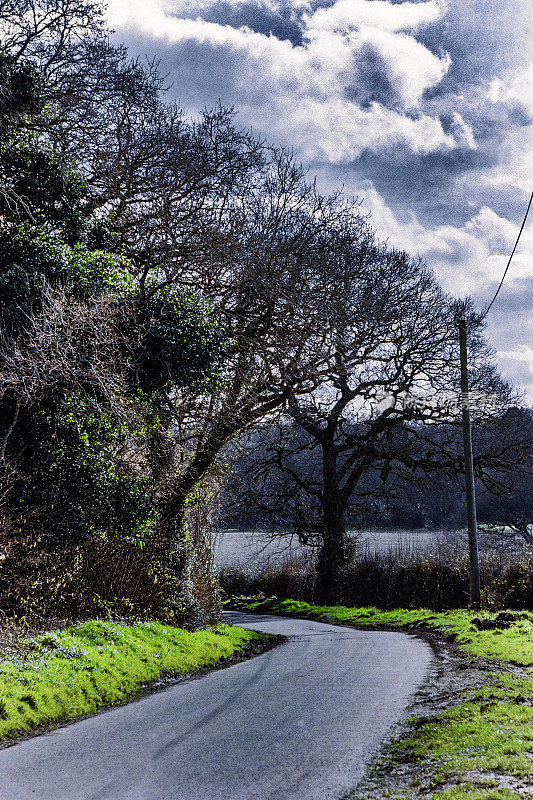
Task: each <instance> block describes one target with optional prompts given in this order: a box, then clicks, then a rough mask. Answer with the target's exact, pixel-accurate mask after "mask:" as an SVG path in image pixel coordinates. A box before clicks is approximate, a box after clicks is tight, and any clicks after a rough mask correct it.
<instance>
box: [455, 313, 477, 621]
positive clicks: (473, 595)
mask: <svg viewBox="0 0 533 800" xmlns="http://www.w3.org/2000/svg"><path fill="white" fill-rule="evenodd" d="M458 324H459V352H460V357H461V399H462V403H461V406H462V414H463V445H464V454H465V483H466V510H467V515H468V550H469V554H470V606H471V608H479V607H480V605H481V581H480V574H479V556H478V544H477V518H476V487H475V483H474V459H473V455H472V422H471V419H470V395H469V388H468V364H467V348H466V321H465V320H464V319H463V318H462V319H460V320H459V321H458Z"/></svg>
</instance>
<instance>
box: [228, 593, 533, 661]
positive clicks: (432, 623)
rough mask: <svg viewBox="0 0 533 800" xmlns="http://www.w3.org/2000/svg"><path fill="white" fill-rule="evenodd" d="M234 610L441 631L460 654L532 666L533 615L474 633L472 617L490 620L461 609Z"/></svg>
mask: <svg viewBox="0 0 533 800" xmlns="http://www.w3.org/2000/svg"><path fill="white" fill-rule="evenodd" d="M233 606H234V607H235V608H237V607H242V608H246V609H247V610H249V611H258V612H264V613H272V614H292V615H295V616H298V615H300V616H306V617H315V618H316V619H318V620H324V619H327V620H328V621H331V620H337V621H339V622H349V623H352V624H353V625H355V626H357V627H380V626H384V627H398V628H403V629H410V630H412V629H416V630H421V629H424V628H425V629H427V630H434V631H440V632H442V633H444V634H446V635H447V636H449V637H452V638H453V639H454V640H455V641H456V642H457V644H458V645H459V646H460V648H461V650H463V652H465V653H467V654H468V655H470V656H472V657H474V658H489V659H498V660H501V661H509V662H511V663H513V664H518V665H520V666H531V665H533V614H532V613H530V612H527V611H523V612H520V618H519V619H518V621H517V622H516V623H515V624H513V625H511V627H510V628H507V629H502V630H487V631H483V630H482V631H480V630H477V629H476V628H475V627H474V626H473V625H472V618H473V617H480V616H481V617H489V616H490V614H488V613H484V612H472V611H466V610H463V609H459V610H454V611H444V612H442V613H439V612H435V611H430V610H429V609H424V608H422V609H404V608H397V609H395V610H394V611H381V610H380V609H379V608H374V607H368V608H349V607H347V606H318V605H312V604H311V603H305V602H303V601H299V600H269V599H267V600H253V599H243V600H242V602H239V601H238V600H237V601H234V603H233Z"/></svg>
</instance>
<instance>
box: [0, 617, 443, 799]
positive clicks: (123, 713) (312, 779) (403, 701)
mask: <svg viewBox="0 0 533 800" xmlns="http://www.w3.org/2000/svg"><path fill="white" fill-rule="evenodd" d="M225 616H226V618H227V620H226V621H228V622H231V623H235V624H238V625H242V626H243V627H246V628H253V629H255V630H261V631H266V632H271V633H282V634H284V635H285V636H288V637H289V641H288V642H287V643H286V644H283V645H281V646H279V647H277V648H275V649H274V650H271V651H270V652H268V653H265V654H263V655H261V656H258V657H256V658H253V659H251V660H249V661H243V662H241V663H239V664H235V665H234V666H231V667H229V668H227V669H223V670H219V671H217V672H212V673H210V674H209V675H207V676H205V677H203V678H200V679H198V680H193V681H188V682H185V683H181V684H179V685H176V686H173V687H170V688H167V689H165V690H163V691H161V692H158V693H155V694H152V695H149V696H148V697H145V698H144V699H142V700H139V701H138V702H134V703H130V704H129V705H126V706H122V707H120V708H116V709H113V710H111V711H107V712H105V713H102V714H99V715H97V716H94V717H91V718H89V719H85V720H82V721H80V722H76V723H73V724H72V725H68V726H66V727H63V728H59V729H57V730H55V731H52V732H51V733H48V734H45V735H43V736H37V737H35V738H33V739H29V740H27V741H25V742H22V743H20V744H17V745H15V746H13V747H9V748H6V749H4V750H1V751H0V798H1V800H252V799H253V800H336V799H337V798H341V797H343V795H344V794H346V792H348V791H349V790H350V789H353V788H354V787H355V785H356V784H357V782H358V780H359V779H360V778H361V777H362V775H363V773H364V771H365V767H366V765H367V764H368V762H369V760H370V759H371V758H372V756H373V754H374V753H375V752H376V750H377V749H378V747H379V745H380V743H381V742H382V741H383V739H384V738H385V737H386V736H387V734H388V733H389V732H390V729H391V726H393V725H394V723H396V722H397V721H399V720H400V719H401V717H402V715H403V714H404V713H405V709H406V707H407V705H408V702H409V698H410V696H411V695H412V693H413V692H414V691H415V690H416V688H417V687H418V686H419V685H420V684H421V683H422V681H423V680H424V677H425V675H426V674H427V671H428V669H429V665H430V662H431V658H432V656H431V650H430V648H429V647H428V646H427V645H426V644H425V643H424V642H422V641H421V640H420V639H417V638H415V637H412V636H408V635H406V634H402V633H388V632H372V631H356V630H351V629H349V628H342V627H338V626H333V625H325V624H321V623H318V622H308V621H305V620H296V619H285V618H282V617H273V616H268V617H265V616H257V615H251V614H241V613H229V614H226V615H225Z"/></svg>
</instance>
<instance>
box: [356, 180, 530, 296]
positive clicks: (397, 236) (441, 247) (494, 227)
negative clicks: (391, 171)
mask: <svg viewBox="0 0 533 800" xmlns="http://www.w3.org/2000/svg"><path fill="white" fill-rule="evenodd" d="M361 195H362V196H363V197H364V208H368V210H370V212H371V214H372V216H371V224H372V225H373V227H375V229H376V231H377V232H378V234H379V236H380V238H381V239H387V240H388V241H389V243H390V244H391V245H392V246H394V247H398V248H401V249H402V250H407V251H408V252H410V253H413V254H419V255H421V256H422V257H423V258H424V259H425V260H426V261H427V262H428V264H429V266H430V267H431V268H432V269H434V270H435V273H436V275H437V277H438V278H439V280H440V282H441V283H442V285H443V286H444V288H445V289H446V290H447V291H450V292H452V293H453V294H456V295H459V296H460V295H465V294H475V295H476V296H477V297H480V298H484V299H487V300H488V299H489V298H490V296H491V293H492V292H493V291H494V289H495V287H496V286H497V284H498V282H499V281H500V278H501V276H502V274H503V270H504V269H505V265H506V263H507V261H508V258H509V255H510V253H511V250H512V248H513V245H514V242H515V241H516V237H517V234H518V225H515V224H514V223H512V222H510V221H509V220H508V219H505V218H504V217H501V216H499V215H498V214H496V213H495V212H494V211H493V210H492V209H490V208H488V207H486V206H484V207H482V208H481V209H480V210H479V211H478V212H477V213H476V214H475V215H474V216H473V217H472V218H471V219H470V220H469V221H468V222H467V223H466V224H465V225H464V226H462V227H455V226H453V225H438V226H436V227H433V228H431V227H428V228H426V227H424V226H423V225H421V223H420V222H419V221H418V220H417V219H416V217H415V216H414V215H413V214H411V215H410V217H409V218H407V219H405V220H400V219H398V217H397V216H396V215H395V214H394V212H393V211H392V210H391V209H390V208H389V207H388V206H387V205H386V203H385V202H384V200H383V198H382V197H381V196H380V195H379V193H378V192H377V191H376V190H375V188H374V187H373V186H372V184H371V183H369V182H365V184H364V185H363V186H362V187H361ZM528 278H533V224H531V225H529V226H528V227H527V228H526V229H525V231H524V234H523V236H522V238H521V240H520V246H519V249H518V250H517V252H516V254H515V257H514V258H513V261H512V264H511V268H510V270H509V273H508V275H507V279H506V281H507V286H512V285H513V284H514V285H515V288H516V285H518V284H519V283H520V281H522V280H527V279H528Z"/></svg>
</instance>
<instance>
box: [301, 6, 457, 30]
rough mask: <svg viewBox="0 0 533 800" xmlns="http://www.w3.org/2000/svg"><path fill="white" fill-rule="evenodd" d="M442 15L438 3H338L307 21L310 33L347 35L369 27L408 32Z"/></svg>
mask: <svg viewBox="0 0 533 800" xmlns="http://www.w3.org/2000/svg"><path fill="white" fill-rule="evenodd" d="M442 13H443V9H442V8H441V6H440V5H439V3H437V2H435V0H426V1H425V2H421V3H410V2H404V3H387V2H384V0H372V2H368V0H337V2H336V3H334V4H333V5H332V6H330V7H329V8H320V9H318V10H317V11H315V13H314V14H312V15H310V16H308V17H307V18H306V22H307V27H308V30H309V31H315V30H330V31H345V30H347V29H356V28H359V27H361V26H362V25H367V26H371V27H375V28H379V29H380V30H385V31H394V32H396V31H405V30H409V29H413V30H414V29H416V28H418V27H420V25H424V24H426V25H427V24H428V23H429V22H434V21H435V20H437V19H438V18H439V17H440V16H441V15H442Z"/></svg>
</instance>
